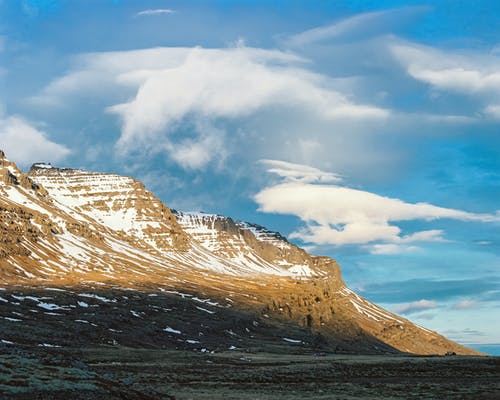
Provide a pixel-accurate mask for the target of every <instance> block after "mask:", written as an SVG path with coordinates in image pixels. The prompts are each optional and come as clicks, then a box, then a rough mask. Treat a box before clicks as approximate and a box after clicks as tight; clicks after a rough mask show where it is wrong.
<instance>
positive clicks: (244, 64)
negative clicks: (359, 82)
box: [109, 47, 388, 153]
mask: <svg viewBox="0 0 500 400" xmlns="http://www.w3.org/2000/svg"><path fill="white" fill-rule="evenodd" d="M296 61H297V57H295V56H293V55H290V54H287V53H283V52H278V51H264V50H258V49H249V48H241V47H239V48H232V49H224V50H222V49H219V50H210V49H201V48H195V49H192V50H191V51H189V52H188V53H186V54H185V58H184V59H182V60H179V62H178V63H177V64H176V65H174V66H171V67H168V68H163V69H160V70H156V71H146V72H144V71H131V72H130V73H129V74H127V75H124V76H122V79H123V80H128V81H129V82H131V81H136V80H142V83H141V84H140V87H139V89H138V91H137V94H136V96H135V98H134V99H133V100H132V101H130V102H128V103H123V104H119V105H115V106H113V107H110V109H109V110H110V111H111V112H113V113H116V114H118V115H119V116H120V117H121V119H122V135H121V137H120V140H119V142H118V149H119V150H120V151H121V152H122V153H127V152H128V151H130V149H131V148H136V147H137V146H138V145H142V146H144V147H146V148H147V147H149V146H156V143H157V142H158V140H160V141H161V142H165V141H166V140H168V139H167V137H168V135H169V133H171V132H172V131H173V130H175V129H176V127H177V126H178V124H180V123H182V121H183V119H184V118H185V117H187V116H191V117H192V116H195V117H201V118H208V119H216V118H226V119H235V118H242V117H246V116H249V115H251V114H253V113H256V112H257V111H259V110H262V109H264V108H266V107H273V106H274V107H276V106H278V107H285V108H289V109H294V108H302V109H306V110H308V112H309V113H310V114H313V115H316V116H317V118H321V119H326V120H338V119H364V118H368V119H374V118H375V119H379V118H385V117H386V116H387V115H388V112H387V111H386V110H383V109H380V108H377V107H372V106H368V105H362V104H355V103H354V102H352V101H351V100H349V99H348V98H347V97H346V96H344V95H343V94H341V93H340V92H339V91H336V90H335V89H333V88H332V87H331V83H330V82H329V79H328V78H326V77H325V76H321V75H317V74H314V73H311V72H309V71H307V70H305V69H303V68H300V67H297V66H296V65H294V64H296Z"/></svg>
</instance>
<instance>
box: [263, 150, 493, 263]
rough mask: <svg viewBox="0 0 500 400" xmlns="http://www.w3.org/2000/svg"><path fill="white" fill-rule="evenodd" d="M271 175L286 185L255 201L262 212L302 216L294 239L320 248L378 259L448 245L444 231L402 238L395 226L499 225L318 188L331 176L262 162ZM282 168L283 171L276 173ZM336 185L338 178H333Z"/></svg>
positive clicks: (480, 217)
mask: <svg viewBox="0 0 500 400" xmlns="http://www.w3.org/2000/svg"><path fill="white" fill-rule="evenodd" d="M262 162H263V163H264V164H267V165H268V166H269V168H268V172H272V173H275V174H278V175H279V176H281V177H282V178H283V179H284V180H283V181H282V182H280V183H277V184H274V185H271V186H269V187H267V188H265V189H263V190H261V191H260V192H259V193H257V194H256V195H255V197H254V199H255V201H256V202H257V204H258V205H259V211H262V212H266V213H277V214H287V215H294V216H297V217H299V218H300V219H301V220H302V221H303V222H305V226H304V227H303V228H302V229H300V230H298V231H295V232H293V233H292V234H291V235H290V237H291V238H293V239H299V240H301V241H302V242H304V243H309V244H316V245H337V246H340V245H348V244H356V245H367V244H370V250H371V252H372V253H375V254H394V253H397V252H400V251H402V250H414V249H415V247H414V246H412V245H410V244H412V243H417V242H435V241H443V240H444V237H443V231H442V230H436V229H432V230H426V231H418V232H414V233H411V234H403V233H402V229H401V228H400V227H398V226H397V225H396V224H395V222H402V221H414V220H424V221H432V220H435V219H442V218H447V219H455V220H460V221H478V222H493V221H500V215H499V214H498V213H497V214H495V215H493V214H476V213H470V212H466V211H462V210H455V209H450V208H444V207H438V206H435V205H432V204H428V203H407V202H404V201H402V200H400V199H394V198H389V197H384V196H380V195H378V194H374V193H370V192H366V191H362V190H358V189H352V188H349V187H346V186H340V185H338V184H324V183H323V184H317V183H314V182H319V181H321V177H323V176H330V175H329V173H326V172H323V171H320V170H318V169H314V168H312V169H311V168H310V167H307V166H302V165H297V164H291V163H284V162H281V161H270V160H267V161H262ZM276 166H279V167H280V168H277V167H276ZM333 176H334V177H335V178H336V179H337V180H338V178H337V177H336V176H335V175H333Z"/></svg>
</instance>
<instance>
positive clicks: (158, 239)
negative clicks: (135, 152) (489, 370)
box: [0, 153, 475, 354]
mask: <svg viewBox="0 0 500 400" xmlns="http://www.w3.org/2000/svg"><path fill="white" fill-rule="evenodd" d="M0 176H1V181H0V284H1V285H2V286H3V288H4V292H0V295H2V297H1V298H0V306H1V307H2V308H1V309H0V311H1V312H2V313H3V314H2V316H0V317H1V318H3V321H4V322H5V323H8V324H9V326H8V328H9V329H4V332H6V334H8V335H10V336H9V337H8V338H0V339H2V340H7V342H10V341H15V340H17V341H19V342H23V343H25V342H26V341H28V342H29V341H30V340H31V339H29V337H31V336H30V335H31V334H32V333H30V332H31V331H30V330H29V329H28V328H27V327H28V326H32V327H33V329H34V330H35V331H36V335H40V329H39V328H40V326H43V327H44V329H43V330H42V332H48V333H47V334H48V335H49V333H50V332H52V333H50V335H49V336H50V337H52V338H56V337H59V336H60V337H59V339H58V340H60V343H61V345H64V344H65V343H67V340H69V339H68V338H69V337H71V340H79V341H82V340H90V341H92V340H100V341H104V342H106V343H107V342H110V341H111V342H116V341H119V342H126V343H130V342H132V343H136V342H138V341H140V342H143V343H145V342H147V343H149V344H150V345H155V346H166V345H168V344H169V343H170V344H175V346H179V345H180V344H182V345H185V346H188V345H189V346H192V345H197V344H199V346H205V348H207V347H210V346H212V347H214V346H215V347H216V346H219V345H220V344H221V343H222V344H223V345H229V343H231V342H232V341H233V342H234V340H237V342H238V343H239V345H240V346H247V347H248V348H250V347H255V346H257V345H258V343H274V344H275V345H277V343H279V345H280V346H283V345H288V346H299V347H301V346H302V347H303V348H307V347H308V346H309V347H311V346H312V347H317V346H319V347H322V348H325V349H327V350H336V351H348V352H364V353H368V352H397V351H403V352H411V353H418V354H443V353H446V352H456V353H462V354H473V353H475V352H474V351H472V350H470V349H467V348H465V347H462V346H459V345H458V344H456V343H453V342H451V341H448V340H447V339H445V338H444V337H442V336H440V335H438V334H437V333H435V332H431V331H428V330H426V329H424V328H421V327H419V326H417V325H415V324H413V323H411V322H410V321H408V320H406V319H404V318H401V317H398V316H396V315H394V314H391V313H390V312H388V311H385V310H383V309H381V308H380V307H378V306H376V305H374V304H372V303H370V302H368V301H367V300H365V299H363V298H361V297H359V296H357V295H356V294H355V293H353V292H352V291H351V290H350V289H348V288H347V287H346V285H345V284H344V282H343V280H342V277H341V272H340V268H339V266H338V264H337V263H336V262H335V261H334V260H332V259H330V258H328V257H315V256H311V255H309V254H308V253H307V252H305V251H304V250H302V249H300V248H298V247H296V246H294V245H293V244H291V243H289V242H287V241H286V239H285V238H283V237H282V236H281V235H279V234H276V233H272V232H269V231H267V230H266V229H265V228H263V227H260V226H256V225H253V224H249V223H244V222H237V221H233V220H232V219H229V218H225V217H222V216H217V215H210V214H202V213H183V212H172V211H171V210H170V209H169V208H168V207H167V206H165V205H164V204H163V203H162V202H161V201H160V200H159V199H158V198H156V197H155V196H154V195H153V194H152V193H150V192H149V191H147V190H146V189H145V187H144V186H143V185H142V184H141V183H139V182H137V181H135V180H133V179H131V178H126V177H121V176H118V175H114V174H102V173H94V172H87V171H82V170H74V169H57V168H52V167H51V166H50V165H46V164H35V165H34V166H33V167H32V169H31V170H30V172H29V174H28V175H26V174H24V173H23V172H22V171H20V170H19V169H18V168H17V167H16V166H15V164H14V163H12V162H10V161H8V160H7V159H6V158H5V157H4V155H3V153H2V154H1V157H0ZM127 292H130V293H134V294H133V295H126V293H127ZM82 298H83V299H84V300H82ZM85 299H86V300H85ZM89 299H91V300H92V304H91V303H90V302H89ZM133 299H137V301H133ZM139 300H140V301H139ZM81 303H85V304H87V307H83V306H81V305H80V304H81ZM47 304H49V306H47ZM44 305H45V306H44ZM37 307H38V308H37ZM40 308H41V309H44V310H45V311H42V310H40ZM33 310H35V311H37V312H33ZM162 310H163V311H162ZM165 310H170V311H165ZM52 314H56V315H52ZM83 314H85V318H84V319H82V318H81V315H83ZM54 318H55V320H54V321H53V319H54ZM80 320H82V321H86V322H78V321H80ZM19 321H24V325H23V329H22V330H20V328H19V326H20V325H19V324H16V322H19ZM29 321H31V322H30V323H32V325H30V324H28V322H29ZM75 321H77V322H76V325H75ZM134 321H135V322H141V323H140V324H139V323H138V324H135V323H133V322H134ZM148 321H149V322H151V324H152V325H151V324H149V323H148ZM182 321H183V322H182ZM53 324H56V325H58V326H61V324H63V326H65V327H68V328H67V332H65V335H69V336H68V337H66V336H64V335H62V334H60V333H59V334H58V335H59V336H58V335H54V333H53V327H54V325H53ZM82 324H85V325H86V328H88V329H90V331H89V333H88V335H87V336H85V335H84V336H82V335H81V334H80V328H81V325H82ZM153 325H154V326H153ZM181 325H182V326H181ZM72 327H73V328H74V330H72V329H73V328H72ZM35 331H33V332H35ZM228 332H232V333H228ZM195 334H196V335H198V336H197V338H196V339H193V338H192V337H193V335H195ZM233 334H234V335H236V337H237V339H236V337H235V336H234V335H233ZM26 335H28V336H26ZM33 335H34V333H33ZM61 335H62V336H61ZM291 336H293V337H291ZM297 337H298V338H297ZM11 339H13V340H11ZM191 342H193V343H191ZM302 347H301V348H302ZM312 347H311V348H312Z"/></svg>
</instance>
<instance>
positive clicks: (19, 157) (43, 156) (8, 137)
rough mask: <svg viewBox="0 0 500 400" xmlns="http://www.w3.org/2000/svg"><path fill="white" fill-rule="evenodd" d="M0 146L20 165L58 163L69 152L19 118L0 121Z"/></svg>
mask: <svg viewBox="0 0 500 400" xmlns="http://www.w3.org/2000/svg"><path fill="white" fill-rule="evenodd" d="M0 146H1V148H2V150H4V151H5V153H6V154H7V156H8V157H9V158H10V159H12V160H14V161H15V162H17V163H19V164H21V165H24V166H26V165H29V164H31V163H33V162H37V161H59V160H62V159H64V158H65V157H66V156H68V155H69V154H70V150H69V149H68V148H67V147H66V146H64V145H61V144H58V143H54V142H52V141H51V140H50V139H48V138H47V134H46V133H45V132H43V131H40V130H38V129H36V128H35V127H33V126H32V125H30V124H29V123H28V122H27V121H26V120H24V119H23V118H21V117H17V116H11V117H7V118H5V119H0Z"/></svg>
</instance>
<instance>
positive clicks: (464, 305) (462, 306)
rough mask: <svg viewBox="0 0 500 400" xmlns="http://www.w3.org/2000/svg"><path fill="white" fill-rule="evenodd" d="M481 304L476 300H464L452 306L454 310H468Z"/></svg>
mask: <svg viewBox="0 0 500 400" xmlns="http://www.w3.org/2000/svg"><path fill="white" fill-rule="evenodd" d="M478 306H479V303H478V302H477V301H474V300H462V301H459V302H458V303H455V304H453V305H452V306H451V309H452V310H466V309H470V308H476V307H478Z"/></svg>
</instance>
